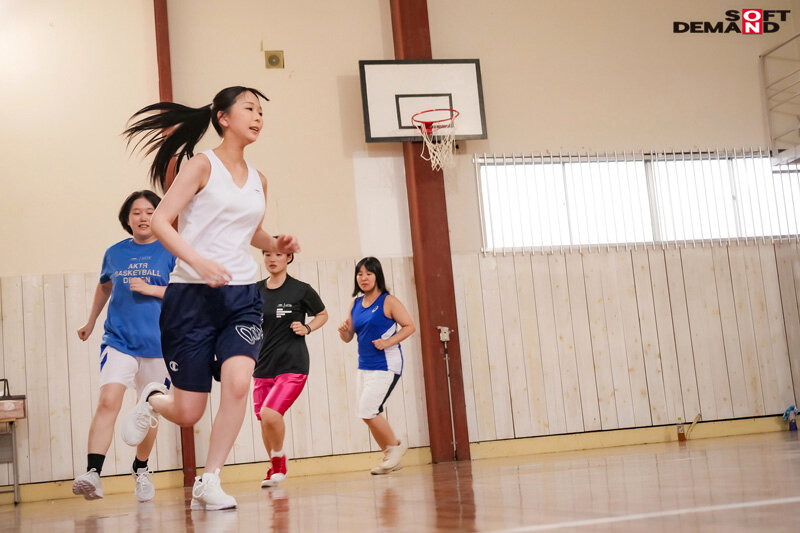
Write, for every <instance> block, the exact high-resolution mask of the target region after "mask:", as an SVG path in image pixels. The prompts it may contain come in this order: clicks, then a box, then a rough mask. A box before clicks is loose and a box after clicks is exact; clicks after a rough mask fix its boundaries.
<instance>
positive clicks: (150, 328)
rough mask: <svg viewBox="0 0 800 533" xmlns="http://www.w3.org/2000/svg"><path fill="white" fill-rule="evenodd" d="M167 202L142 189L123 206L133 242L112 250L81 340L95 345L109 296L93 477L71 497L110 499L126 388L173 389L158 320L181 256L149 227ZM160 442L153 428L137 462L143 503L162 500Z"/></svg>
mask: <svg viewBox="0 0 800 533" xmlns="http://www.w3.org/2000/svg"><path fill="white" fill-rule="evenodd" d="M160 200H161V198H159V197H158V195H157V194H156V193H154V192H152V191H136V192H134V193H132V194H131V195H130V196H128V198H127V199H126V200H125V202H123V204H122V208H121V209H120V211H119V221H120V224H122V227H123V229H124V230H125V231H127V232H128V233H130V234H131V236H132V237H131V238H129V239H125V240H122V241H120V242H118V243H117V244H115V245H113V246H111V247H110V248H109V249H108V250H106V253H105V256H104V257H103V267H102V272H101V273H100V282H99V283H98V284H97V288H96V289H95V292H94V301H93V302H92V308H91V310H90V312H89V319H88V320H87V322H86V325H85V326H83V327H82V328H81V329H79V330H78V337H80V339H81V340H83V341H85V340H86V339H88V338H89V335H91V334H92V330H94V326H95V322H97V317H98V316H100V312H101V311H102V310H103V307H105V305H106V302H109V298H110V302H109V303H108V314H107V318H106V322H105V328H104V329H105V332H104V333H103V344H102V348H101V354H100V398H99V399H98V401H97V410H96V411H95V414H94V417H93V418H92V425H91V426H90V427H89V445H88V457H87V463H88V465H87V467H86V473H84V474H81V475H80V476H78V477H76V478H75V481H74V482H73V484H72V492H73V493H74V494H81V495H83V497H84V498H86V499H87V500H96V499H99V498H102V497H103V487H102V485H101V483H100V472H101V471H102V470H103V462H104V461H105V458H106V453H107V452H108V448H109V446H110V445H111V439H112V438H113V436H114V423H115V422H116V420H117V415H118V414H119V410H120V407H121V406H122V399H123V397H124V395H125V389H126V388H128V387H130V388H135V389H136V391H137V394H140V393H141V392H142V390H143V389H144V387H145V385H147V384H148V383H150V382H152V381H157V382H159V383H162V384H164V386H168V385H169V379H168V374H167V367H166V366H165V365H164V358H163V357H162V355H161V333H160V332H159V329H158V319H159V316H160V314H161V298H162V297H163V296H164V290H165V289H166V286H167V282H168V281H169V273H170V271H172V267H173V266H175V256H174V255H172V254H171V253H169V252H168V251H167V250H166V249H165V248H164V247H163V246H162V245H161V243H160V242H158V241H157V240H156V238H155V236H154V235H153V232H152V230H151V229H150V219H151V217H152V216H153V211H154V210H155V208H156V207H157V206H158V203H159V201H160ZM155 438H156V428H152V429H150V431H149V432H148V433H147V435H146V437H145V439H144V440H143V441H142V442H141V444H139V446H138V447H137V448H136V459H135V460H134V462H133V467H132V471H133V476H134V478H135V480H136V489H135V492H134V495H135V496H136V499H137V500H139V501H142V502H144V501H148V500H151V499H153V496H155V488H153V483H152V482H151V481H150V472H149V470H148V468H147V459H148V458H149V456H150V451H151V450H152V448H153V443H154V442H155Z"/></svg>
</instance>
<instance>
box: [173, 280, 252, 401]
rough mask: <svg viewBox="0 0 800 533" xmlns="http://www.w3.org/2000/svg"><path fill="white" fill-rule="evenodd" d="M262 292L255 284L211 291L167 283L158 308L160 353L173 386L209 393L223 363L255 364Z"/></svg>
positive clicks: (228, 286) (186, 284) (191, 285)
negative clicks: (242, 359) (239, 358)
mask: <svg viewBox="0 0 800 533" xmlns="http://www.w3.org/2000/svg"><path fill="white" fill-rule="evenodd" d="M263 305H264V304H263V302H262V299H261V294H259V292H258V289H257V288H256V284H255V283H253V284H251V285H227V286H224V287H217V288H212V287H209V286H208V285H202V284H199V283H170V284H169V285H168V286H167V291H166V292H165V293H164V300H163V302H162V306H161V320H160V325H161V349H162V351H163V353H164V362H165V363H166V364H167V369H168V370H169V375H170V377H171V378H172V383H173V385H174V386H175V387H178V388H179V389H183V390H187V391H194V392H211V380H212V376H214V375H215V374H216V375H217V376H219V371H220V367H221V366H222V363H224V362H225V360H226V359H228V358H229V357H232V356H235V355H246V356H249V357H252V358H253V359H254V360H256V361H257V360H258V352H259V349H260V348H261V339H262V338H263V336H264V334H263V332H262V330H261V310H262V307H263Z"/></svg>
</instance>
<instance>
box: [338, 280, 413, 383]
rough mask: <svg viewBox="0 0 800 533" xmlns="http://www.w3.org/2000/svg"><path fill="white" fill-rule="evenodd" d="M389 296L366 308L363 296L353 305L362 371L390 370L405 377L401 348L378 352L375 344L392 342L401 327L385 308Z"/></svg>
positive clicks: (397, 346) (354, 325)
mask: <svg viewBox="0 0 800 533" xmlns="http://www.w3.org/2000/svg"><path fill="white" fill-rule="evenodd" d="M387 296H388V294H387V293H385V292H384V293H383V294H381V295H380V296H378V298H377V299H376V300H375V301H374V302H372V305H371V306H369V307H367V308H364V306H363V303H364V297H363V296H359V297H358V298H356V301H355V302H353V310H352V311H351V316H352V320H353V329H354V330H355V332H356V335H357V336H358V368H359V369H361V370H388V371H390V372H394V373H395V374H398V375H399V374H402V373H403V351H402V350H401V349H400V345H399V344H395V345H394V346H390V347H389V348H387V349H385V350H378V349H377V348H375V345H374V344H372V341H374V340H377V339H388V338H389V337H391V336H392V335H394V334H395V333H396V332H397V331H398V330H399V329H400V326H398V325H397V323H396V322H395V321H394V320H392V319H391V318H386V315H385V314H384V311H383V304H384V302H385V301H386V297H387Z"/></svg>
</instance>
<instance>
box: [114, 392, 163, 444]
mask: <svg viewBox="0 0 800 533" xmlns="http://www.w3.org/2000/svg"><path fill="white" fill-rule="evenodd" d="M153 392H161V393H163V394H166V393H167V387H166V386H164V384H163V383H155V382H153V383H149V384H148V385H147V386H145V388H144V390H143V391H142V395H141V396H140V397H139V401H138V402H136V407H134V408H133V411H131V412H130V413H128V414H127V415H125V419H124V420H123V421H122V440H123V441H125V444H127V445H128V446H138V445H139V444H140V443H141V442H142V441H143V440H144V438H145V437H146V436H147V432H148V431H150V428H154V427H156V426H158V413H156V412H155V411H154V410H153V408H152V407H151V406H150V404H149V403H148V402H147V398H148V396H150V394H152V393H153Z"/></svg>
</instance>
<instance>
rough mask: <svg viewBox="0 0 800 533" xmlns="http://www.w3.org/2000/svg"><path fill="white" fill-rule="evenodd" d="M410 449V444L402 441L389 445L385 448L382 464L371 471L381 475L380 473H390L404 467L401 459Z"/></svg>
mask: <svg viewBox="0 0 800 533" xmlns="http://www.w3.org/2000/svg"><path fill="white" fill-rule="evenodd" d="M407 450H408V446H406V445H405V444H403V443H402V442H400V443H399V444H397V445H396V446H387V447H386V449H385V450H383V462H382V463H381V464H380V466H376V467H375V468H373V469H372V470H371V471H370V472H371V473H373V474H375V475H379V474H388V473H389V472H394V471H395V470H399V469H401V468H402V465H401V464H400V460H401V459H402V458H403V455H405V453H406V451H407Z"/></svg>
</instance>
